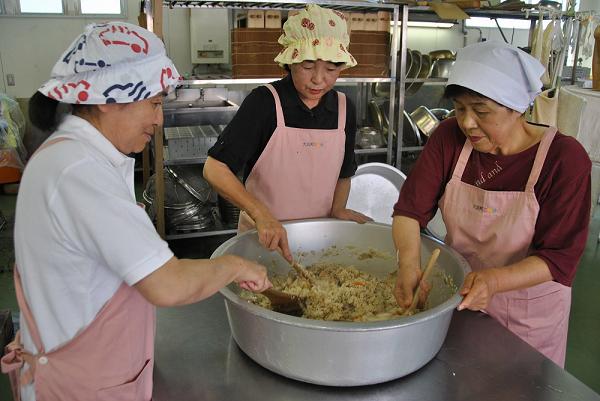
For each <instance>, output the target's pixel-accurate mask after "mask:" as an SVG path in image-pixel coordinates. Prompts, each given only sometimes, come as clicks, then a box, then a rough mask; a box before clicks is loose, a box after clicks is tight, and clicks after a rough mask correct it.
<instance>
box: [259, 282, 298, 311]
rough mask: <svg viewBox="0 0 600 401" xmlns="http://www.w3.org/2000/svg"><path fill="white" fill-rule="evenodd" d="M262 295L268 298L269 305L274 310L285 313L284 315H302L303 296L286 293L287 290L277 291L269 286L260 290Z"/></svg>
mask: <svg viewBox="0 0 600 401" xmlns="http://www.w3.org/2000/svg"><path fill="white" fill-rule="evenodd" d="M261 294H262V295H264V296H265V297H267V298H269V300H270V301H271V307H272V308H273V310H274V311H275V312H279V313H285V314H286V315H292V316H302V314H303V313H304V309H303V301H304V300H303V298H301V297H299V296H297V295H292V294H288V293H287V292H283V291H279V290H276V289H274V288H269V289H266V290H264V291H263V292H261Z"/></svg>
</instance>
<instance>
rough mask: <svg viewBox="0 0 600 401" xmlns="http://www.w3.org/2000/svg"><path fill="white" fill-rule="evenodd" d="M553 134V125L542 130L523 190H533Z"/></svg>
mask: <svg viewBox="0 0 600 401" xmlns="http://www.w3.org/2000/svg"><path fill="white" fill-rule="evenodd" d="M555 135H556V128H555V127H548V129H547V130H546V131H545V132H544V135H543V136H542V140H541V141H540V144H539V146H538V150H537V153H536V154H535V160H534V161H533V167H532V168H531V173H530V174H529V179H528V180H527V185H525V192H534V190H533V188H534V187H535V184H537V181H538V178H539V177H540V173H541V171H542V167H543V166H544V162H545V161H546V155H547V154H548V150H549V149H550V145H552V141H553V140H554V136H555Z"/></svg>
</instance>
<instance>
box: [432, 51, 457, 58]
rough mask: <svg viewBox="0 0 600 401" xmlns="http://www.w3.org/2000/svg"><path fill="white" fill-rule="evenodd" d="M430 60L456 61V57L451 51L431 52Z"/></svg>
mask: <svg viewBox="0 0 600 401" xmlns="http://www.w3.org/2000/svg"><path fill="white" fill-rule="evenodd" d="M429 55H430V56H431V59H432V60H441V59H450V60H456V55H455V54H454V53H453V52H452V51H451V50H433V51H430V52H429Z"/></svg>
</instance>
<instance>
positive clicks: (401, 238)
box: [392, 216, 421, 308]
mask: <svg viewBox="0 0 600 401" xmlns="http://www.w3.org/2000/svg"><path fill="white" fill-rule="evenodd" d="M392 236H393V238H394V245H395V246H396V256H397V259H398V278H397V280H396V287H395V289H394V296H395V297H396V301H398V305H400V306H402V307H404V308H406V307H408V306H409V305H410V303H411V302H412V298H413V294H414V290H415V287H416V286H417V283H418V282H419V279H420V278H421V231H420V227H419V222H418V221H417V220H415V219H413V218H410V217H405V216H394V222H393V223H392Z"/></svg>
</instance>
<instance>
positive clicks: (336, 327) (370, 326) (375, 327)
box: [210, 219, 471, 332]
mask: <svg viewBox="0 0 600 401" xmlns="http://www.w3.org/2000/svg"><path fill="white" fill-rule="evenodd" d="M324 221H336V222H342V223H349V224H356V223H354V222H350V221H348V222H344V221H340V220H337V219H305V220H295V221H293V222H289V223H285V224H284V225H294V224H299V223H306V222H324ZM365 224H367V225H375V226H383V227H390V225H389V224H383V223H374V222H369V223H365ZM255 233H256V230H250V231H247V232H245V233H243V234H239V235H238V236H236V237H233V238H230V239H229V240H227V241H225V242H224V243H222V244H221V245H220V246H219V247H218V248H217V249H216V250H215V251H214V252H213V254H212V255H211V257H210V258H211V259H213V258H216V257H218V256H221V255H225V253H224V251H225V249H226V248H227V247H228V246H229V244H230V243H231V242H233V241H234V240H236V239H238V240H239V238H243V237H244V236H249V235H253V234H255ZM390 235H391V233H390ZM422 235H423V236H424V237H426V238H429V239H430V240H432V241H433V242H436V243H438V244H440V245H442V246H443V247H444V248H445V249H446V250H448V251H449V252H450V253H452V254H453V256H454V257H456V258H457V259H458V260H459V261H460V262H461V263H460V264H461V267H462V269H463V273H464V277H466V276H467V273H469V272H470V271H471V269H470V267H469V264H468V263H467V261H466V260H465V259H464V258H463V257H462V256H461V255H460V254H459V253H458V252H456V251H455V250H454V249H452V248H450V247H448V245H446V244H444V242H443V241H440V240H439V239H437V238H435V237H432V236H430V235H427V234H422ZM219 292H220V293H221V294H222V295H223V296H224V297H225V298H226V300H227V301H229V302H232V303H234V304H236V305H237V306H238V307H240V308H242V309H244V310H246V311H247V312H249V313H251V314H253V315H256V316H260V317H263V318H265V319H269V320H273V321H276V322H278V323H282V324H286V325H289V326H298V327H302V328H303V329H313V330H325V331H346V332H364V331H381V330H393V329H397V328H399V327H404V326H410V325H413V324H418V323H422V322H426V321H428V320H431V319H436V318H437V317H438V316H440V315H442V314H445V313H448V312H452V310H453V309H455V308H456V307H457V306H458V305H459V304H460V301H461V300H462V298H463V297H462V296H461V295H460V294H459V293H458V291H457V292H456V294H454V295H453V296H451V297H450V298H448V299H447V300H446V301H444V302H443V303H441V304H439V305H437V306H435V307H433V308H431V309H428V310H426V311H424V312H419V313H417V314H415V315H412V316H408V317H399V318H396V319H389V320H379V321H376V322H338V321H328V320H315V319H307V318H304V317H296V316H290V315H286V314H283V313H279V312H274V311H272V310H269V309H265V308H263V307H261V306H258V305H255V304H253V303H251V302H249V301H247V300H245V299H243V298H241V297H240V296H239V295H238V294H236V293H235V292H233V291H232V290H231V289H229V288H228V287H224V288H222V289H221V290H220V291H219Z"/></svg>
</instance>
